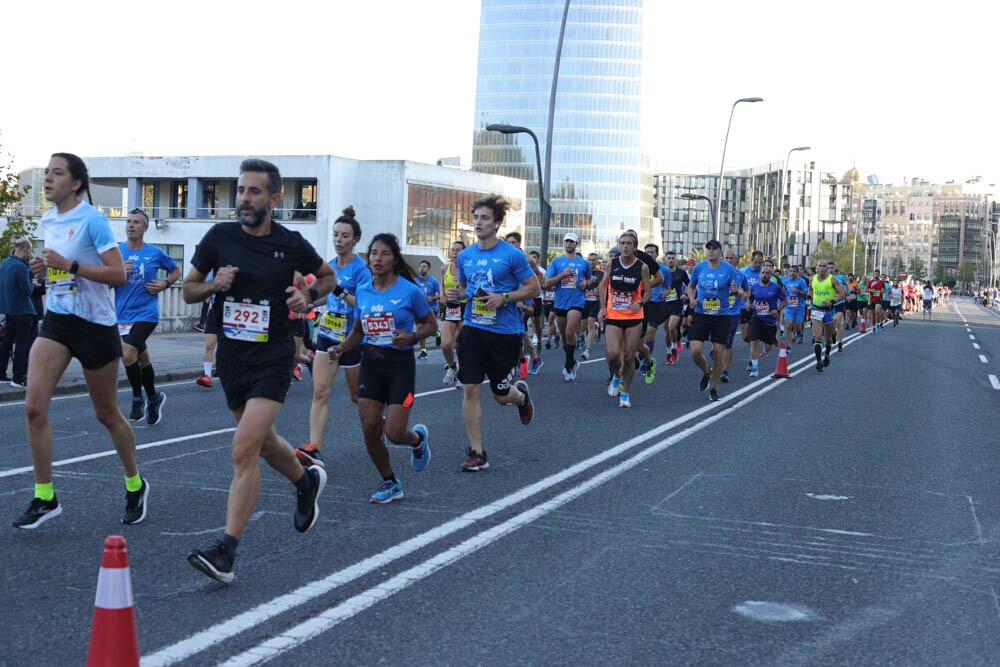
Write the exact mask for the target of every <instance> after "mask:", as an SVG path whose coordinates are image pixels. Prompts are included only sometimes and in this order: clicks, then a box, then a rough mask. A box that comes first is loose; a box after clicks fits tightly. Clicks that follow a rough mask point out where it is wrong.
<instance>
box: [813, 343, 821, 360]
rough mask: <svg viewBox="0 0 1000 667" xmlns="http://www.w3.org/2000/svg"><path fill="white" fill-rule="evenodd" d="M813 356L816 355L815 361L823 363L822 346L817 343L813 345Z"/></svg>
mask: <svg viewBox="0 0 1000 667" xmlns="http://www.w3.org/2000/svg"><path fill="white" fill-rule="evenodd" d="M813 354H815V355H816V361H823V346H822V345H821V344H819V343H813Z"/></svg>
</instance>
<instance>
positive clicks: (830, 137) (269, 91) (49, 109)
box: [0, 0, 1000, 185]
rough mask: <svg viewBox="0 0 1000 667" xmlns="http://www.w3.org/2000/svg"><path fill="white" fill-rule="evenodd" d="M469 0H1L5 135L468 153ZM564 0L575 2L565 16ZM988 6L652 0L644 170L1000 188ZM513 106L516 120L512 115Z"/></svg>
mask: <svg viewBox="0 0 1000 667" xmlns="http://www.w3.org/2000/svg"><path fill="white" fill-rule="evenodd" d="M479 7H480V3H479V1H478V0H418V1H414V0H364V1H363V2H358V1H355V2H342V1H340V0H337V1H334V2H306V1H304V0H285V1H284V2H267V3H264V2H259V1H258V0H246V1H243V2H234V1H228V0H223V1H218V2H216V1H214V0H209V1H206V0H201V1H199V2H193V1H191V0H175V1H172V2H167V3H160V2H149V3H146V2H134V1H133V2H124V1H117V0H116V1H112V0H93V2H90V3H80V2H74V3H69V2H65V1H63V0H53V1H51V2H30V1H28V0H21V1H19V2H16V3H7V4H5V6H4V9H3V10H2V14H0V15H2V17H3V24H4V30H3V38H2V46H3V51H4V54H5V56H6V58H5V65H6V67H5V69H6V72H5V74H6V77H5V78H6V82H7V85H6V86H5V91H4V95H3V102H2V104H0V152H2V153H4V154H10V155H12V156H13V157H14V161H15V166H16V167H17V168H25V167H28V166H40V165H44V164H45V163H46V162H47V159H48V155H49V154H50V153H52V152H55V151H69V152H74V153H77V154H80V155H83V156H87V155H93V156H96V155H101V156H108V155H123V154H126V153H129V152H138V153H141V154H144V155H215V154H236V155H250V154H256V155H269V154H302V153H306V154H326V153H331V154H335V155H343V156H348V157H356V158H372V159H402V158H405V159H412V160H418V161H422V162H433V161H434V160H436V159H437V158H440V157H445V156H455V155H458V156H461V157H462V161H463V164H468V163H469V161H470V155H471V141H472V129H473V128H472V123H473V107H474V101H475V100H474V97H475V84H476V55H477V53H476V51H477V40H478V32H479ZM572 11H573V10H572V5H571V8H570V16H571V17H572ZM998 18H1000V10H998V9H996V6H995V5H993V4H992V3H988V2H982V1H981V0H980V1H978V2H971V1H969V0H953V1H951V2H947V3H943V2H934V3H928V4H922V3H912V2H904V1H902V0H885V1H876V2H872V1H868V2H860V1H855V0H843V1H841V2H837V3H813V2H801V1H799V2H792V1H785V0H773V1H772V0H761V1H759V2H755V3H750V2H735V1H730V0H725V1H723V2H716V3H704V2H698V3H695V2H675V1H672V0H646V19H647V22H646V52H645V55H646V65H645V67H646V69H645V71H646V81H645V107H644V131H645V134H646V137H647V139H646V142H647V150H648V151H649V153H650V155H651V158H652V161H653V164H654V166H658V167H661V168H663V169H665V170H681V169H684V170H691V171H695V172H715V171H718V168H719V162H720V159H721V157H722V145H723V140H724V138H725V132H726V123H727V121H728V119H729V113H730V108H731V105H732V103H733V101H735V100H736V99H737V98H740V97H752V96H759V97H763V98H764V102H762V103H758V104H741V105H739V106H738V107H737V108H736V113H735V116H734V118H733V125H732V132H731V135H730V139H729V146H728V151H727V155H726V167H727V169H729V168H739V167H749V166H755V165H761V164H765V163H767V162H770V161H781V160H784V158H785V155H786V153H787V152H788V150H789V149H790V148H792V147H793V146H804V145H808V146H812V147H813V150H812V151H811V152H809V153H799V154H796V156H795V157H796V158H801V159H803V160H804V159H806V158H807V157H808V159H812V160H815V161H816V162H817V166H819V167H821V168H822V169H825V170H828V171H833V172H835V173H838V174H841V173H843V172H844V171H846V170H847V169H849V168H850V167H851V166H852V165H854V164H857V166H858V169H859V170H860V171H861V173H862V174H863V175H868V174H875V175H877V176H878V178H879V180H880V181H881V182H883V183H890V182H893V183H896V184H901V183H902V179H903V178H904V177H914V176H919V177H921V178H925V179H928V180H931V181H936V182H943V181H946V180H957V181H962V180H965V179H968V178H970V177H973V176H976V175H982V176H984V177H985V178H986V179H987V182H990V183H997V184H998V185H1000V169H998V168H997V160H998V155H1000V139H998V134H997V131H996V124H995V122H993V121H994V117H995V114H996V109H997V107H998V102H1000V100H998V97H1000V92H998V87H997V76H996V74H997V63H998V58H997V56H996V55H995V48H994V47H993V46H992V44H991V37H990V32H989V31H990V26H991V25H994V24H995V21H996V20H997V19H998ZM509 120H510V122H516V119H509Z"/></svg>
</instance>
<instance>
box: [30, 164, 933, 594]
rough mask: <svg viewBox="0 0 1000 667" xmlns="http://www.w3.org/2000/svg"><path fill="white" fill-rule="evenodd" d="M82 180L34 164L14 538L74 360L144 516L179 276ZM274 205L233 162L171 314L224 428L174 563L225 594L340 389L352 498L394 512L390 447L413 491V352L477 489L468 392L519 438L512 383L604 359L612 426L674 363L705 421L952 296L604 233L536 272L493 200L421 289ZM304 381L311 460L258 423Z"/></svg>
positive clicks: (299, 508)
mask: <svg viewBox="0 0 1000 667" xmlns="http://www.w3.org/2000/svg"><path fill="white" fill-rule="evenodd" d="M88 182H89V178H88V175H87V170H86V166H85V165H84V163H83V161H82V160H80V159H79V158H78V157H76V156H74V155H72V154H68V153H57V154H55V155H53V156H52V159H51V161H50V163H49V166H48V168H47V169H46V176H45V196H46V198H47V199H49V201H51V202H52V204H53V208H52V209H51V210H49V211H48V212H47V213H46V214H45V216H44V217H43V218H42V227H43V230H44V232H45V250H44V252H43V254H42V256H40V257H36V258H34V259H33V260H32V261H31V270H32V271H33V272H34V274H35V275H36V276H45V277H47V280H48V284H49V288H50V296H49V302H48V313H47V314H46V315H45V319H44V320H43V323H42V328H41V332H40V334H39V340H38V343H37V344H36V346H35V347H33V348H32V351H31V353H30V355H31V356H30V360H29V364H28V376H27V388H26V392H27V394H26V407H25V411H26V417H27V430H28V441H29V446H30V448H31V454H32V462H33V466H34V473H35V493H34V497H33V498H32V500H31V503H30V504H29V506H28V508H27V510H26V511H25V512H24V514H23V515H22V516H20V517H19V518H18V519H17V520H16V521H15V522H14V526H16V527H18V528H23V529H34V528H37V527H39V526H40V525H42V524H43V523H44V522H46V521H48V520H49V519H51V518H53V517H55V516H58V515H59V513H60V512H61V511H62V507H61V505H60V504H59V501H58V500H57V498H56V495H55V491H54V489H53V483H52V459H53V437H52V430H51V426H50V424H49V423H48V407H49V403H50V401H51V399H52V395H53V392H54V389H55V385H56V382H57V381H58V380H59V378H60V376H61V375H62V373H63V372H64V371H65V369H66V367H67V365H68V363H69V361H70V359H71V358H72V357H75V358H77V359H79V361H80V363H81V364H82V366H83V368H84V374H85V378H86V381H87V387H88V391H89V393H90V396H91V399H92V403H93V406H94V411H95V414H96V416H97V418H98V419H99V421H100V422H101V423H102V424H103V425H104V426H105V428H106V429H107V430H108V433H109V437H110V439H111V441H112V443H113V444H114V446H115V448H116V450H117V452H118V455H119V457H120V459H121V462H122V466H123V469H124V473H125V499H126V502H125V511H124V513H123V515H122V518H121V521H122V522H123V523H126V524H135V523H140V522H142V521H143V519H144V518H145V517H146V513H147V504H148V503H147V500H148V495H149V488H150V485H149V482H148V481H147V480H146V478H145V477H144V476H142V475H140V473H139V469H138V461H137V457H136V447H135V435H134V432H133V430H132V427H131V425H130V423H129V422H137V421H140V420H145V421H146V422H147V424H149V425H150V426H155V425H156V424H158V423H159V422H160V421H161V420H162V419H163V418H164V405H165V402H166V394H165V393H164V392H162V391H159V390H157V388H156V383H155V373H154V370H153V360H154V358H155V349H153V350H152V351H151V350H150V349H149V346H148V339H149V336H150V334H151V333H152V332H153V331H154V330H155V328H156V326H157V323H158V321H159V310H158V306H157V295H158V294H159V293H160V292H162V291H163V290H164V289H167V288H168V287H169V286H170V285H172V284H173V283H174V282H176V281H177V280H178V279H179V278H180V275H181V268H180V267H178V266H176V264H174V262H173V261H172V260H170V258H169V257H167V256H166V254H165V253H163V252H162V251H161V250H159V249H158V248H156V247H155V246H151V245H149V244H146V243H145V242H144V234H145V232H146V230H147V229H148V224H149V219H148V217H147V215H146V213H145V212H144V211H142V210H141V209H135V210H133V211H131V212H130V213H129V216H128V220H127V223H126V237H127V238H126V240H125V241H124V242H121V243H119V242H117V241H115V239H113V238H112V234H111V228H110V225H109V223H108V221H107V220H106V219H105V218H104V216H103V215H102V214H101V213H100V212H98V211H97V210H96V209H94V208H93V207H92V206H91V205H90V204H89V203H87V202H85V201H83V200H82V199H81V197H82V195H83V193H85V192H87V193H89V190H88ZM281 191H282V181H281V175H280V173H279V172H278V169H277V167H275V165H273V164H271V163H269V162H266V161H263V160H245V161H244V162H243V163H242V164H241V166H240V174H239V180H238V184H237V193H236V197H237V220H236V221H235V222H222V223H218V224H216V225H214V226H213V227H212V228H211V229H210V230H209V231H208V232H207V233H206V234H205V236H204V238H202V239H201V241H200V242H199V244H198V246H197V251H196V253H195V256H194V258H193V259H192V262H191V264H192V266H191V268H190V269H189V271H188V273H187V275H186V277H185V279H184V282H183V295H184V299H185V301H187V302H188V303H204V304H205V309H204V314H203V329H204V333H205V356H204V360H203V373H202V375H201V376H200V377H199V378H198V379H197V383H198V385H200V386H202V387H205V388H212V387H213V386H214V382H213V377H214V376H216V377H217V378H218V381H219V383H220V384H221V386H222V390H223V393H224V395H225V400H226V403H227V406H228V408H229V410H230V411H231V412H232V415H233V418H234V420H235V422H236V431H235V433H234V435H233V439H232V464H233V474H232V479H231V482H230V490H229V498H228V501H227V504H226V508H225V516H226V520H225V529H224V531H223V533H222V534H221V535H220V536H219V537H218V539H217V540H216V542H215V543H214V545H212V546H209V547H207V548H198V549H194V550H192V551H191V553H190V554H189V555H188V561H189V562H190V564H191V565H192V566H193V567H194V568H196V569H198V570H199V571H201V572H203V573H205V574H206V575H208V576H210V577H212V578H214V579H216V580H218V581H221V582H225V583H228V582H231V581H232V580H233V577H234V576H235V575H234V563H235V559H236V554H237V548H238V546H239V542H240V539H241V537H242V535H243V531H244V529H245V527H246V525H247V523H248V521H249V519H250V517H251V515H252V513H253V510H254V507H255V505H256V502H257V497H258V494H259V491H260V484H261V469H260V460H261V459H263V460H264V461H265V462H266V463H267V464H268V465H269V466H271V467H272V468H274V469H275V470H277V471H278V472H279V473H281V474H282V475H283V476H285V477H286V478H287V479H288V480H289V483H290V484H292V485H293V486H294V488H295V494H296V499H297V500H296V507H295V511H294V517H293V525H294V527H295V529H296V530H298V531H300V532H305V531H307V530H309V529H310V528H311V527H312V526H313V525H314V524H315V522H316V520H317V517H318V514H319V505H318V498H319V496H320V494H321V493H322V491H323V488H324V486H325V484H326V461H325V459H324V439H325V438H324V436H325V434H326V429H327V424H328V421H329V401H330V396H331V393H332V392H333V391H334V385H335V380H336V377H337V375H338V374H342V375H343V378H344V387H345V389H346V391H347V395H348V396H349V398H350V399H351V401H352V402H353V403H354V404H356V406H357V414H358V419H359V421H360V425H361V430H362V433H363V436H364V444H365V447H366V450H367V452H368V454H369V456H370V458H371V461H372V464H373V466H374V468H375V471H376V473H377V475H378V477H379V481H378V483H377V485H376V487H375V490H374V492H373V493H372V494H371V496H370V498H369V500H370V502H372V503H377V504H385V503H390V502H393V501H395V500H398V499H400V498H402V497H403V484H402V480H401V479H400V477H399V476H398V475H397V471H396V470H394V469H393V467H392V464H391V461H390V457H389V454H388V450H387V445H388V444H394V445H401V446H406V447H408V448H409V451H410V467H411V468H412V470H413V471H414V472H417V473H419V472H421V471H423V470H425V469H426V468H427V466H428V464H429V463H430V461H431V447H430V441H431V438H430V433H429V430H428V428H427V427H426V426H425V425H423V424H419V423H417V424H411V423H410V422H411V419H410V417H411V410H412V407H413V403H414V392H415V383H416V367H417V366H416V364H417V361H418V360H423V359H427V358H428V356H429V355H428V341H433V342H434V345H435V346H436V347H439V348H440V350H441V352H442V355H443V357H444V362H445V365H444V369H443V376H442V382H443V384H444V385H452V386H455V387H457V388H458V389H460V390H461V391H462V392H463V395H462V406H461V415H462V420H463V423H464V428H465V434H466V438H467V441H466V446H465V459H464V460H463V461H462V462H461V463H460V468H461V470H462V471H466V472H478V471H482V470H485V469H487V468H488V467H489V465H490V464H489V456H488V454H487V451H486V449H485V447H484V443H483V433H482V431H483V429H482V420H483V410H484V408H483V393H484V391H485V392H488V394H489V395H490V396H492V398H493V401H492V402H494V403H497V404H498V405H501V406H514V408H515V410H514V411H515V412H516V413H517V419H518V421H520V422H521V423H522V424H525V425H526V424H529V423H530V422H531V421H532V417H533V414H534V403H533V401H532V393H531V389H530V387H529V384H528V380H529V376H531V375H537V374H539V373H542V372H545V370H546V368H543V367H545V364H546V361H548V363H550V364H551V366H549V367H547V368H548V369H551V368H552V366H556V365H557V364H559V365H561V368H560V373H561V378H562V380H563V381H564V382H566V383H574V382H577V381H578V379H577V372H578V370H579V367H580V364H581V361H588V360H590V359H591V355H592V347H593V346H594V344H595V342H596V341H599V340H603V343H604V352H605V354H604V356H605V363H606V365H607V370H608V374H607V380H606V382H605V383H604V384H603V385H602V386H600V387H599V389H598V388H595V390H599V391H601V392H605V391H606V392H607V395H608V396H609V397H610V398H611V399H612V400H613V401H614V402H615V404H617V406H619V407H621V408H626V409H627V408H631V407H632V406H633V402H634V401H635V400H636V391H635V390H636V389H637V388H639V387H640V386H641V385H651V384H653V383H654V382H656V378H657V374H658V373H663V372H664V368H665V367H667V366H672V365H674V364H677V363H679V362H680V360H681V355H682V354H683V352H684V350H686V349H687V350H689V354H690V358H691V362H690V363H693V364H695V365H696V366H697V367H698V369H699V370H700V371H701V373H700V377H699V378H698V383H697V384H698V390H700V391H703V392H704V391H707V392H708V397H709V399H710V400H712V401H717V400H719V398H720V396H719V392H720V386H721V385H722V384H727V383H729V382H732V381H733V380H732V377H733V375H735V374H736V373H737V372H738V371H737V370H736V369H735V368H734V364H735V365H736V366H742V362H743V360H744V357H745V361H746V366H745V373H746V374H747V376H748V377H749V378H756V377H759V376H760V373H761V372H762V371H761V365H762V363H764V362H762V359H765V358H768V357H770V359H771V360H774V359H776V358H777V357H778V356H779V355H778V354H776V353H774V350H775V349H776V348H777V347H779V346H780V347H781V348H783V349H784V352H783V354H787V353H790V352H791V350H792V349H793V348H796V347H799V348H802V349H810V348H809V346H811V351H812V354H813V355H814V357H815V367H816V371H817V372H824V370H825V369H826V368H828V367H829V365H830V355H831V352H832V351H833V349H834V348H835V347H836V349H838V350H842V349H843V347H842V346H843V342H844V337H845V332H846V331H847V330H850V329H855V328H858V327H867V328H868V329H870V330H871V331H873V332H874V333H881V332H882V331H885V330H886V329H887V328H888V327H895V326H898V324H899V321H900V318H901V317H903V316H905V315H906V314H914V315H915V313H916V312H918V311H919V312H920V313H921V317H922V318H926V319H932V314H933V309H934V306H935V305H936V304H937V303H939V302H940V301H941V300H944V301H945V302H946V301H947V298H948V294H949V292H948V291H947V288H939V287H935V286H934V285H932V284H931V283H929V282H928V283H926V284H924V285H919V284H916V283H913V282H912V281H905V282H899V281H892V280H888V279H886V278H885V277H883V276H882V275H881V274H880V272H879V271H877V270H876V271H874V273H873V275H872V276H870V277H868V276H857V275H853V274H848V275H844V274H843V273H842V272H841V271H840V270H839V269H838V267H837V266H835V265H834V264H833V263H832V262H830V261H828V260H825V259H821V260H819V261H817V262H816V265H815V266H814V267H804V266H789V265H783V266H781V267H777V266H775V264H774V263H773V262H772V261H771V260H769V259H768V258H766V257H764V256H763V254H762V253H760V252H753V253H751V254H750V255H749V258H748V263H746V265H745V266H739V263H740V259H739V256H738V255H737V253H736V251H735V250H734V249H731V248H726V249H724V248H723V247H722V244H721V243H720V242H719V241H717V240H714V239H713V240H711V241H709V242H708V243H707V244H705V247H704V259H702V260H701V261H696V260H695V259H693V258H686V257H684V256H683V255H682V254H681V253H680V252H678V251H677V250H673V249H666V250H665V252H663V253H662V256H661V250H660V248H659V247H658V246H657V245H656V244H655V243H645V244H642V243H641V242H640V238H639V235H638V234H637V233H636V232H635V231H633V230H627V231H625V232H624V233H622V234H621V235H620V236H619V238H618V239H617V244H616V245H615V246H614V247H612V248H608V249H607V253H606V256H602V254H600V253H596V252H592V253H589V254H588V255H587V256H586V257H584V256H582V255H581V254H580V253H579V252H578V248H579V245H580V240H579V238H578V237H577V235H576V234H574V233H568V234H566V235H565V237H564V239H563V249H562V250H563V252H562V253H560V254H558V255H557V256H555V257H553V258H551V260H550V261H548V262H547V264H546V263H545V262H544V261H543V259H542V258H541V257H540V256H539V253H538V252H537V251H533V250H532V251H529V252H527V253H526V252H524V251H523V250H522V248H521V241H522V239H521V236H520V235H519V234H518V233H517V232H510V233H507V234H506V235H501V234H500V229H501V227H502V226H503V223H504V218H505V215H506V213H507V210H508V206H509V205H508V202H507V201H506V200H504V199H503V198H502V197H500V196H498V195H490V196H486V197H483V198H482V199H480V200H478V201H476V202H475V203H474V204H473V205H472V209H471V211H470V214H471V216H472V225H473V233H474V236H475V241H474V242H473V243H470V244H469V245H468V246H466V244H465V243H463V242H461V241H456V242H455V243H453V244H452V245H451V247H450V248H449V253H448V261H447V262H446V263H445V264H444V266H443V267H442V268H441V271H440V276H435V275H432V271H431V265H430V263H429V262H421V263H420V264H419V265H418V267H416V268H411V267H410V266H409V265H408V264H407V262H406V261H405V259H404V257H403V254H402V251H401V249H400V245H399V241H398V240H397V239H396V237H395V236H393V235H392V234H376V235H374V236H372V238H371V239H369V240H368V243H367V246H366V247H365V248H364V253H363V254H362V253H361V249H360V248H358V244H359V243H360V242H361V240H362V237H363V235H364V234H363V225H362V223H361V222H360V221H359V220H358V219H357V217H356V213H355V211H354V209H353V208H352V207H348V208H347V209H345V210H344V213H343V215H342V216H341V217H339V218H338V219H337V220H336V222H335V224H334V225H333V238H332V245H333V248H334V253H335V256H334V257H333V258H332V259H330V260H329V261H326V260H324V259H323V258H321V257H320V256H319V254H317V252H316V250H315V249H314V248H313V247H312V246H311V245H310V244H309V243H308V242H307V241H305V240H304V239H303V238H302V237H301V236H300V235H299V234H298V233H296V232H293V231H290V230H288V229H287V228H285V227H284V226H282V225H280V224H278V223H276V222H274V221H273V220H272V219H271V213H272V211H273V209H274V207H275V206H276V205H277V204H278V203H279V202H280V200H281ZM678 250H679V249H678ZM660 332H662V333H660ZM807 340H808V343H807V342H806V341H807ZM154 348H155V346H154ZM546 351H548V352H546ZM558 351H561V355H560V354H559V353H558ZM543 354H545V355H546V356H547V357H548V358H547V359H546V360H544V361H543ZM795 354H802V352H798V351H796V352H795ZM119 360H121V361H119ZM119 363H121V364H123V366H124V368H125V372H126V376H127V377H128V380H129V383H130V385H131V388H132V401H131V406H130V410H129V414H128V417H127V418H126V416H125V415H123V414H122V412H121V410H120V409H119V407H118V404H117V399H116V387H117V377H118V364H119ZM304 369H305V370H306V372H307V373H308V374H309V375H311V379H312V385H313V391H312V402H311V406H310V413H309V441H308V442H307V443H304V444H302V445H300V446H293V445H292V444H291V443H289V442H288V441H287V440H286V439H285V438H283V437H282V436H281V435H279V434H278V433H277V431H276V430H275V420H276V418H277V416H278V412H279V410H280V408H281V406H282V403H283V402H284V400H285V397H286V395H287V393H288V390H289V386H290V384H291V383H292V382H293V381H295V380H301V379H302V378H303V377H304V374H303V370H304ZM341 371H342V373H341ZM551 372H554V371H551ZM484 384H485V385H486V388H485V389H484ZM692 389H693V388H692ZM143 392H145V395H144V393H143ZM487 402H489V401H487ZM220 511H221V508H220Z"/></svg>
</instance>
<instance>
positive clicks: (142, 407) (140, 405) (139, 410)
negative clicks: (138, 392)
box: [128, 396, 146, 422]
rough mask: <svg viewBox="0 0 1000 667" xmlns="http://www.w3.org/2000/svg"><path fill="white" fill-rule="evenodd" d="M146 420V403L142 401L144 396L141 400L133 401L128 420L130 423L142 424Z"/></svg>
mask: <svg viewBox="0 0 1000 667" xmlns="http://www.w3.org/2000/svg"><path fill="white" fill-rule="evenodd" d="M145 418H146V401H144V400H142V396H140V397H139V398H133V399H132V411H131V412H129V413H128V420H129V421H130V422H141V421H142V420H143V419H145Z"/></svg>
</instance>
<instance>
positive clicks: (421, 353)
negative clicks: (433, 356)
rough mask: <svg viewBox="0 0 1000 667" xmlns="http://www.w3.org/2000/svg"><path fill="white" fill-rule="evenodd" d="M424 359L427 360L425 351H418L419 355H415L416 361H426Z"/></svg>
mask: <svg viewBox="0 0 1000 667" xmlns="http://www.w3.org/2000/svg"><path fill="white" fill-rule="evenodd" d="M426 358H427V350H420V354H418V355H417V359H426Z"/></svg>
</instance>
